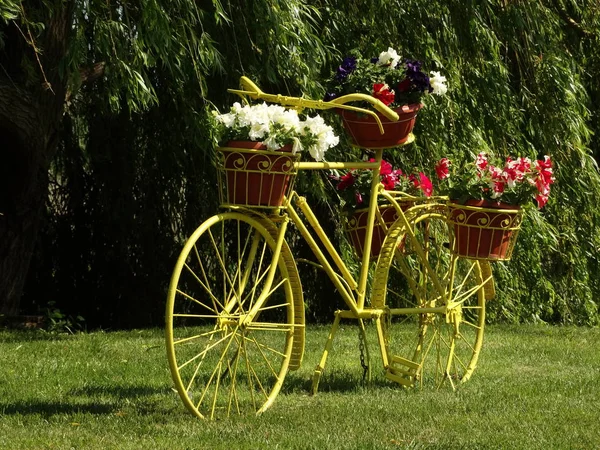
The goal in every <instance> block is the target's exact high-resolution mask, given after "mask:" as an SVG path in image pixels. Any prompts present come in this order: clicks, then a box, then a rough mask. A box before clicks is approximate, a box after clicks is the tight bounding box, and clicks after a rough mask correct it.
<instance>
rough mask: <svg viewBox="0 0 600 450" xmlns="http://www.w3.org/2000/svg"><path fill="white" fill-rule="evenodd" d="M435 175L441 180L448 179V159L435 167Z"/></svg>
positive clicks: (441, 160)
mask: <svg viewBox="0 0 600 450" xmlns="http://www.w3.org/2000/svg"><path fill="white" fill-rule="evenodd" d="M435 173H436V174H437V177H438V178H439V179H440V180H443V179H444V178H448V177H449V176H450V160H449V159H448V158H442V159H440V160H439V161H438V163H437V164H436V165H435Z"/></svg>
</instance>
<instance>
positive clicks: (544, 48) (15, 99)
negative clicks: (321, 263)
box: [0, 0, 600, 327]
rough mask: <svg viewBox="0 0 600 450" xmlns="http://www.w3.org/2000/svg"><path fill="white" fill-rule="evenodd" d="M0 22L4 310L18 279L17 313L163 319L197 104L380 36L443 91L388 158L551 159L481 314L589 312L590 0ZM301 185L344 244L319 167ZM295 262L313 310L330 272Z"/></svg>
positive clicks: (373, 46)
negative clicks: (429, 68)
mask: <svg viewBox="0 0 600 450" xmlns="http://www.w3.org/2000/svg"><path fill="white" fill-rule="evenodd" d="M0 20H1V22H0V36H1V38H2V40H1V41H0V44H1V46H0V64H1V65H2V70H0V128H1V129H2V133H0V152H1V153H0V158H1V165H0V187H1V189H0V200H1V204H0V211H1V212H4V216H0V268H1V272H0V304H1V305H2V311H3V312H5V313H6V312H14V311H15V310H16V308H17V307H18V299H19V298H21V291H22V288H23V286H24V288H25V297H24V302H23V304H22V309H23V310H27V309H29V310H31V311H33V310H36V309H37V310H39V308H43V307H44V306H45V305H46V304H47V303H48V302H55V303H56V307H58V308H60V309H61V310H64V311H65V312H68V313H72V314H76V313H77V314H81V315H83V316H84V317H85V318H86V320H87V321H88V323H89V324H90V325H91V326H94V325H103V326H115V327H121V326H139V325H144V324H155V323H160V322H161V320H162V314H163V313H162V310H163V304H164V292H165V289H166V285H167V284H168V278H169V275H170V272H171V270H172V267H173V264H174V262H175V258H176V256H177V253H178V252H179V249H180V248H181V245H182V243H183V240H184V239H185V237H186V236H188V235H189V234H190V232H191V231H192V230H193V229H194V228H195V227H196V226H197V225H198V224H199V223H200V222H201V221H202V220H203V219H204V218H206V217H207V216H208V215H209V214H212V213H213V212H214V211H216V210H217V199H216V198H215V193H216V190H215V175H214V167H213V165H212V148H213V136H212V135H211V128H210V125H209V123H208V121H207V114H209V113H210V110H212V109H214V108H219V109H223V108H226V107H227V105H229V104H230V103H231V102H232V101H233V100H234V99H233V98H232V97H230V96H228V95H227V94H226V89H227V88H229V87H235V86H236V85H237V80H238V78H239V76H240V75H242V74H244V75H247V76H249V77H251V78H253V79H254V80H256V81H257V83H258V84H259V86H261V88H263V90H265V91H267V92H281V93H284V94H291V95H301V94H302V93H304V94H306V95H307V96H310V97H313V98H318V97H320V96H322V95H323V93H324V91H323V88H322V87H321V84H320V82H321V81H322V80H323V79H324V78H325V77H328V76H329V74H330V73H331V71H332V70H334V69H335V67H336V66H337V64H338V63H339V60H340V58H341V57H342V56H343V55H345V54H346V52H348V51H349V50H350V49H352V48H355V47H358V48H360V49H362V50H363V52H364V53H366V54H369V53H372V54H373V56H375V55H377V54H378V53H379V52H380V51H381V50H382V48H387V47H388V46H392V47H394V48H396V49H398V50H399V52H400V53H401V54H402V55H403V56H406V57H412V58H415V59H422V60H426V61H432V62H433V64H434V67H435V70H440V71H442V72H443V73H444V74H445V75H446V76H447V77H448V84H449V85H450V87H451V90H450V92H449V95H447V96H446V97H444V98H443V99H436V101H430V102H429V103H428V104H427V107H426V108H425V109H424V110H423V111H422V113H421V114H420V116H419V120H418V122H417V127H416V129H415V133H416V135H417V136H418V138H417V142H416V144H413V145H411V146H410V147H407V148H406V150H403V151H396V152H389V158H390V159H393V160H394V162H395V163H397V164H399V165H401V166H410V165H416V166H419V167H427V166H430V165H431V163H430V161H433V160H435V159H436V158H439V157H442V156H449V157H452V158H453V160H456V161H460V160H463V159H468V158H471V156H472V155H474V154H476V153H478V152H479V151H482V150H485V151H490V152H494V153H497V154H528V155H530V156H532V157H538V156H542V155H544V154H549V155H551V156H552V157H553V159H554V160H555V162H556V167H555V172H556V178H557V180H556V183H555V184H554V185H553V189H554V190H553V194H552V197H551V200H550V202H549V204H548V206H547V207H546V208H545V209H544V210H543V211H541V212H539V213H537V212H535V211H534V212H533V213H532V214H529V215H528V216H527V220H526V222H525V223H524V225H523V230H522V232H521V235H520V239H519V243H518V248H517V250H516V252H515V256H514V258H513V260H512V261H511V262H508V263H498V264H496V265H495V275H496V279H497V281H498V286H499V287H498V294H499V295H498V298H497V300H496V301H495V302H493V303H491V304H490V311H491V314H490V317H491V318H492V319H496V320H508V321H529V320H543V321H548V322H554V323H561V322H573V323H587V324H597V323H598V322H599V312H598V305H599V302H600V300H599V299H600V296H599V294H600V292H599V291H600V283H598V281H597V280H596V277H597V274H598V273H600V267H599V266H600V264H599V262H598V261H599V256H600V237H598V232H597V230H598V229H599V224H600V207H598V205H597V200H596V199H597V198H598V194H599V193H600V177H599V175H598V169H597V165H596V162H595V160H594V155H596V157H598V156H599V150H598V140H597V139H598V138H597V136H598V131H599V128H600V123H599V121H598V109H597V108H598V107H597V106H596V105H598V104H599V103H598V98H599V94H600V92H599V89H600V88H599V87H598V85H597V83H595V80H596V79H597V78H598V75H599V74H600V56H599V55H600V52H599V51H598V48H599V47H598V39H599V38H598V36H599V34H600V7H599V6H598V5H597V2H595V1H593V0H581V1H578V2H574V1H571V0H539V1H529V0H493V1H485V0H479V1H473V0H467V1H462V0H461V1H442V0H432V1H429V2H422V1H417V0H409V1H399V0H375V1H366V0H354V1H342V0H305V1H301V0H292V1H276V0H261V1H253V2H248V1H244V0H242V1H236V2H232V1H217V0H213V1H212V2H208V1H207V2H192V1H185V0H177V1H170V2H163V1H151V2H147V1H141V0H137V1H133V2H132V1H128V2H122V1H112V2H100V1H95V0H91V1H86V2H83V1H67V2H65V1H50V0H46V1H40V2H26V3H23V4H21V3H20V2H15V1H10V0H9V1H4V2H2V3H1V5H0ZM20 111H21V112H22V113H20ZM25 113H26V114H25ZM23 119H27V120H23ZM331 120H335V119H333V118H332V119H331ZM594 133H595V134H594ZM347 151H348V150H347V149H345V148H340V149H339V150H338V155H343V154H346V153H347ZM334 153H335V152H332V158H333V157H335V155H334ZM299 181H300V183H299V185H300V188H301V189H303V190H304V191H307V193H308V195H309V196H310V197H311V200H314V201H315V202H316V204H317V207H316V208H317V210H318V213H319V214H320V215H322V216H323V221H324V222H325V224H326V228H327V229H328V230H329V231H330V232H331V234H332V236H333V237H334V240H336V242H337V243H338V244H340V245H342V247H343V246H344V245H345V244H344V238H343V236H342V235H341V232H340V231H339V230H340V227H339V223H338V220H339V219H338V217H339V214H338V210H337V204H336V199H335V197H334V196H333V195H332V192H331V190H328V189H327V186H326V182H324V180H323V178H322V177H320V176H316V175H313V174H310V176H307V177H304V178H302V179H301V180H299ZM38 228H41V230H42V232H41V234H39V235H38V234H37V229H38ZM36 236H38V237H37V239H36ZM34 243H36V251H35V257H34V258H33V263H32V269H31V270H30V271H29V277H28V278H27V281H25V280H26V279H25V274H26V273H27V267H28V266H29V255H30V254H32V253H33V244H34ZM292 244H293V245H294V246H295V249H296V251H297V252H298V254H299V255H300V256H305V255H306V253H307V251H308V250H307V249H306V247H305V246H303V245H302V243H300V242H296V240H295V239H294V240H293V242H292ZM300 269H301V271H302V274H301V275H303V277H302V279H303V281H304V282H306V286H305V291H306V292H307V295H305V299H306V300H307V304H308V308H309V312H311V313H312V314H310V317H312V318H313V319H321V318H324V319H329V314H330V313H331V311H332V307H331V305H330V304H329V299H330V298H332V295H330V294H333V292H332V291H328V290H327V289H330V288H328V287H323V286H329V285H330V283H327V282H326V281H324V278H322V277H323V275H322V274H319V273H317V272H312V271H313V270H314V269H312V268H310V267H309V268H306V267H301V268H300Z"/></svg>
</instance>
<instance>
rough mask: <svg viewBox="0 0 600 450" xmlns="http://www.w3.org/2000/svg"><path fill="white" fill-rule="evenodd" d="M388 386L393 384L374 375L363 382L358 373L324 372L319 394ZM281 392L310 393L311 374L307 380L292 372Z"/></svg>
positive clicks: (360, 374)
mask: <svg viewBox="0 0 600 450" xmlns="http://www.w3.org/2000/svg"><path fill="white" fill-rule="evenodd" d="M390 386H393V383H390V382H389V381H387V380H384V379H381V378H379V377H375V374H373V376H372V379H371V381H366V380H365V381H363V379H362V373H359V371H356V372H341V371H335V372H333V373H327V371H325V372H324V373H323V374H322V375H321V379H320V381H319V392H340V393H344V392H357V391H360V390H362V389H378V388H389V387H390ZM281 391H282V392H285V393H286V394H290V393H296V392H306V393H312V374H311V375H310V377H308V378H307V377H306V376H300V375H299V374H295V373H294V372H290V373H288V375H287V376H286V378H285V381H284V382H283V386H282V388H281Z"/></svg>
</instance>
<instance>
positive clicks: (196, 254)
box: [166, 77, 493, 419]
mask: <svg viewBox="0 0 600 450" xmlns="http://www.w3.org/2000/svg"><path fill="white" fill-rule="evenodd" d="M241 82H242V89H241V90H231V92H234V93H237V94H239V95H241V96H242V97H249V98H252V99H261V100H265V101H268V102H275V103H279V104H282V105H285V106H292V107H296V108H314V109H329V108H332V107H335V108H341V109H351V110H359V111H363V112H364V113H365V114H371V115H374V113H372V112H370V111H366V110H363V109H361V108H355V107H353V106H350V105H347V103H348V102H354V101H368V102H370V103H371V104H372V105H373V106H374V107H375V108H376V109H377V110H379V111H380V112H382V113H383V114H384V115H386V116H387V117H389V118H390V120H396V119H397V115H396V114H395V113H394V112H393V111H391V110H390V109H388V108H387V107H385V105H383V104H382V103H381V102H379V101H378V100H376V99H374V98H373V97H370V96H366V95H361V94H355V95H349V96H345V97H341V98H339V99H336V100H335V102H333V103H332V102H330V103H325V102H321V101H314V100H307V99H303V98H295V97H285V96H281V95H271V94H266V93H264V92H262V91H261V90H260V89H259V88H258V87H257V86H256V85H254V83H252V82H251V81H250V80H248V79H247V78H245V77H242V80H241ZM218 150H219V152H218V154H219V155H220V157H219V158H220V159H219V161H220V163H219V167H220V169H222V168H223V167H222V166H223V164H224V162H223V158H225V156H224V155H227V154H228V153H227V151H232V150H235V149H228V148H224V149H218ZM238 151H240V150H239V149H238ZM242 151H243V150H242ZM383 152H384V149H374V154H375V158H374V161H372V162H302V161H297V160H293V161H292V162H291V163H289V164H287V166H289V168H290V173H291V174H292V175H293V174H295V173H296V172H297V171H299V170H330V169H369V170H372V173H373V178H372V183H371V198H372V199H377V201H371V203H370V206H369V208H368V211H367V222H366V233H365V237H364V243H363V245H362V248H363V252H362V257H361V266H360V271H359V273H358V276H357V277H355V276H353V275H352V273H351V271H350V270H349V269H348V267H347V265H346V264H345V263H344V261H343V260H342V257H341V256H340V254H339V252H338V251H337V249H336V248H335V247H334V245H333V244H332V242H331V241H330V239H329V238H328V236H327V235H326V234H325V232H324V231H323V229H322V227H321V226H320V224H319V220H318V218H317V217H316V216H315V214H314V213H313V210H312V209H311V207H310V205H309V204H308V202H307V201H306V199H305V198H304V197H302V196H301V195H299V194H298V193H297V192H296V191H295V190H294V189H293V183H289V186H287V187H288V189H289V191H288V192H287V193H286V196H285V198H284V201H283V203H282V205H281V206H280V207H276V208H273V207H264V206H255V205H249V204H245V203H244V202H240V201H236V202H235V203H233V202H231V201H228V198H229V197H227V195H223V196H222V199H223V201H222V205H221V206H222V208H223V212H220V213H219V214H216V215H214V216H212V217H210V218H209V219H207V220H206V221H205V222H204V223H202V224H201V225H200V226H199V227H198V229H197V230H196V231H195V232H194V233H193V234H192V235H191V236H190V237H189V239H188V241H187V243H186V244H185V246H184V248H183V250H182V252H181V254H180V256H179V259H178V261H177V263H176V265H175V268H174V271H173V275H172V278H171V283H170V286H169V291H168V301H167V307H166V341H167V353H168V360H169V366H170V370H171V374H172V377H173V380H174V383H175V387H176V389H177V391H178V393H179V395H180V396H181V398H182V400H183V402H184V404H185V405H186V407H187V408H188V409H189V410H190V411H191V412H192V413H194V414H195V415H196V416H198V417H200V418H210V419H213V418H218V417H222V416H230V415H232V414H244V413H247V412H252V413H262V412H264V411H265V410H266V409H267V408H269V406H271V404H272V403H273V401H274V400H275V398H276V396H277V394H278V393H279V391H280V389H281V386H282V383H283V381H284V378H285V376H286V374H287V372H288V371H289V370H294V369H298V368H299V367H300V365H301V362H302V358H303V353H304V343H305V320H304V300H303V291H302V284H301V280H300V276H299V274H298V269H297V267H296V261H295V259H294V255H293V254H292V251H291V250H290V246H289V245H288V240H289V239H290V237H292V238H293V239H297V238H298V234H297V233H294V234H291V233H289V232H288V228H290V226H289V225H290V222H291V223H292V224H293V225H294V227H295V228H296V229H297V230H298V232H299V234H300V236H302V238H304V239H305V240H306V241H307V243H308V245H309V247H310V248H311V249H312V251H313V253H314V256H315V257H316V260H317V262H316V263H315V264H316V265H318V266H319V267H320V268H322V269H323V270H324V271H325V272H326V273H327V274H328V275H329V278H330V279H331V281H332V283H333V284H334V286H335V288H336V289H337V291H338V292H339V294H340V296H341V297H342V298H343V300H344V302H345V304H346V305H347V309H345V310H339V311H335V318H334V322H333V326H332V330H331V333H330V334H329V337H328V339H327V342H326V344H325V350H324V352H323V356H322V357H321V360H320V362H319V364H318V365H317V367H316V368H315V371H314V376H313V383H312V390H313V393H316V392H317V389H318V385H319V380H320V377H321V374H322V372H323V370H324V368H325V364H326V360H327V356H328V354H329V353H330V351H331V348H332V342H333V339H334V336H335V333H336V331H337V329H338V327H339V324H340V320H341V319H356V320H357V321H358V324H359V329H360V330H361V333H362V339H363V340H364V341H365V343H366V333H365V326H364V322H365V321H367V320H370V321H373V322H374V324H375V327H376V330H377V336H378V339H377V340H378V345H379V348H380V351H381V358H382V361H383V368H384V370H385V376H386V378H387V379H389V380H391V381H392V382H396V383H399V384H400V385H402V386H407V387H410V386H423V385H432V386H438V387H439V386H441V385H442V384H444V383H446V384H448V385H450V386H452V387H454V386H456V385H458V384H460V383H464V382H465V381H467V380H468V379H469V377H470V376H471V374H472V373H473V370H474V369H475V366H476V364H477V360H478V357H479V353H480V349H481V345H482V340H483V330H484V322H485V301H486V297H487V298H491V296H493V279H492V275H491V271H490V266H489V262H487V261H478V260H470V259H466V258H463V257H460V256H457V255H456V254H455V252H453V251H452V248H453V245H452V241H453V239H454V235H453V228H452V226H451V224H450V223H449V215H448V199H447V198H444V197H429V198H416V197H412V196H409V195H408V194H406V193H403V192H395V191H386V190H384V189H383V186H382V185H381V184H380V182H379V168H380V164H381V160H382V157H383ZM236 170H239V171H240V172H243V173H246V172H257V173H259V172H260V169H256V168H255V169H249V168H248V167H247V166H244V167H239V168H238V169H236ZM261 176H262V175H261ZM248 180H249V178H245V182H246V183H247V184H248V183H249V181H248ZM261 184H262V182H261ZM222 185H225V187H224V188H223V189H227V186H226V185H227V182H223V183H222ZM229 199H230V198H229ZM383 204H385V205H387V207H390V206H391V207H393V209H394V217H395V220H394V221H393V222H390V221H384V220H383V216H382V205H383ZM386 222H387V223H386ZM388 224H389V225H388ZM376 226H381V227H383V228H384V230H386V234H385V240H384V241H383V244H382V247H381V251H380V253H379V255H378V257H377V258H374V257H372V256H371V252H370V249H371V245H372V236H373V230H374V228H375V227H376ZM370 278H371V281H369V279H370ZM368 286H372V287H371V288H370V289H368ZM367 349H368V347H367ZM368 357H369V353H368V351H367V358H368Z"/></svg>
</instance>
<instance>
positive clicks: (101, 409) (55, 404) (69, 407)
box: [0, 385, 171, 418]
mask: <svg viewBox="0 0 600 450" xmlns="http://www.w3.org/2000/svg"><path fill="white" fill-rule="evenodd" d="M169 394H171V389H169V388H168V387H152V386H146V385H142V386H135V385H131V386H106V385H97V386H85V387H82V388H77V389H71V390H70V391H69V392H68V393H67V395H66V398H65V400H62V401H51V400H49V401H43V400H39V401H36V400H23V401H16V402H13V403H3V402H0V415H15V414H19V415H39V416H42V417H45V418H49V417H51V416H54V415H61V414H67V415H72V414H98V415H108V414H114V413H117V412H118V411H119V410H120V409H121V408H122V407H123V405H124V404H125V403H127V404H128V405H129V406H130V407H131V406H132V407H134V408H135V409H136V410H137V412H138V413H140V414H151V413H156V412H157V411H158V410H159V409H160V407H159V406H160V403H161V402H162V401H163V400H164V397H165V396H168V395H169ZM156 396H159V398H158V399H157V398H156ZM94 397H103V398H102V399H97V398H94ZM71 399H72V400H71ZM124 400H129V402H124Z"/></svg>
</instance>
